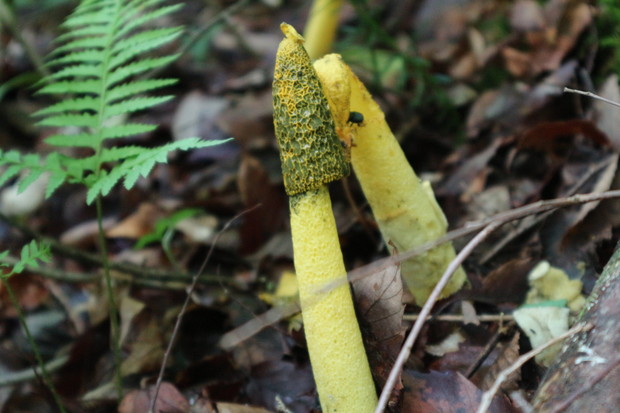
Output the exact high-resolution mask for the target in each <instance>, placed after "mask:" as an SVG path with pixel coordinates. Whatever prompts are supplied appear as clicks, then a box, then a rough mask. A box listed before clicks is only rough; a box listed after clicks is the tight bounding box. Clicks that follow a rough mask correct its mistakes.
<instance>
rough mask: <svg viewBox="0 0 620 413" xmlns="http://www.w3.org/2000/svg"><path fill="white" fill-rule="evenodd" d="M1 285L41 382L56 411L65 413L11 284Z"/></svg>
mask: <svg viewBox="0 0 620 413" xmlns="http://www.w3.org/2000/svg"><path fill="white" fill-rule="evenodd" d="M3 285H4V286H5V288H6V291H7V292H8V293H9V298H10V299H11V303H12V304H13V307H14V308H15V311H17V317H18V318H19V323H20V324H21V325H22V328H23V329H24V333H25V334H26V339H27V340H28V343H30V347H32V351H33V353H34V357H35V359H36V360H37V364H38V366H39V368H40V369H41V374H42V376H43V382H44V383H45V385H46V386H47V388H48V390H49V391H50V393H51V394H52V397H53V398H54V402H55V403H56V405H57V406H58V409H59V410H60V411H61V413H66V410H65V408H64V406H63V404H62V400H61V398H60V395H59V394H58V392H57V391H56V387H54V382H53V381H52V378H51V376H50V374H49V372H48V370H47V367H46V366H45V363H44V362H43V357H42V356H41V352H40V351H39V346H38V345H37V343H36V342H35V341H34V338H33V337H32V334H31V333H30V328H28V324H27V323H26V319H25V317H24V312H23V311H22V308H21V306H20V304H19V301H18V300H17V297H15V292H14V291H13V288H12V287H11V283H9V282H6V283H3Z"/></svg>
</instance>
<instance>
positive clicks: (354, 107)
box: [314, 54, 465, 305]
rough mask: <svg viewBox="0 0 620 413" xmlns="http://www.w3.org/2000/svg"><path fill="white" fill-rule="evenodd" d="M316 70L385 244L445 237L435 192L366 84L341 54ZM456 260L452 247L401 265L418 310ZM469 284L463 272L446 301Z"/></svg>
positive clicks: (403, 245)
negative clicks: (355, 117) (355, 116)
mask: <svg viewBox="0 0 620 413" xmlns="http://www.w3.org/2000/svg"><path fill="white" fill-rule="evenodd" d="M314 68H315V70H316V72H317V74H318V76H319V79H320V80H321V83H322V84H323V87H324V90H325V93H326V95H327V98H328V101H329V103H330V107H331V110H332V113H333V114H334V115H333V116H334V119H335V122H336V130H337V131H338V134H339V136H340V139H341V140H343V141H345V142H350V141H351V140H353V143H352V146H351V163H352V164H353V170H354V171H355V175H356V176H357V179H358V180H359V182H360V185H361V186H362V190H363V191H364V195H365V196H366V199H367V200H368V203H369V204H370V207H371V209H372V212H373V215H374V217H375V219H376V221H377V224H378V225H379V228H380V230H381V234H382V235H383V239H384V241H385V242H386V244H388V245H393V246H394V247H396V248H397V249H398V251H399V252H403V251H407V250H410V249H412V248H415V247H417V246H420V245H422V244H425V243H426V242H429V241H433V240H435V239H437V238H439V237H440V236H442V235H443V234H445V232H446V229H447V225H448V224H447V221H446V218H445V216H444V214H443V211H442V210H441V208H440V207H439V205H438V204H437V201H436V200H435V196H434V194H433V190H432V189H431V187H430V185H429V184H428V183H425V182H421V181H420V179H419V178H418V177H417V176H416V174H415V172H414V171H413V169H412V168H411V165H409V163H408V162H407V159H406V157H405V154H404V153H403V151H402V149H401V147H400V145H399V144H398V141H397V140H396V139H395V138H394V135H393V134H392V131H391V130H390V128H389V126H388V125H387V123H386V121H385V115H384V114H383V111H382V110H381V108H380V107H379V105H378V104H377V103H376V102H375V101H374V100H373V99H372V96H371V95H370V93H368V90H367V89H366V87H365V86H364V84H363V83H362V82H361V81H360V80H359V79H358V77H357V76H355V74H354V73H353V72H352V71H351V69H350V68H349V66H348V65H347V64H346V63H344V62H343V61H342V58H341V57H340V55H337V54H331V55H327V56H325V57H323V58H322V59H320V60H317V61H316V62H315V63H314ZM355 112H359V113H361V114H362V115H363V122H362V124H361V125H357V124H354V123H351V122H350V120H349V114H350V113H355ZM454 256H455V252H454V248H453V247H452V245H451V244H443V245H441V246H439V247H436V248H434V249H432V250H431V251H428V252H427V253H426V254H424V255H421V256H417V257H414V258H412V259H409V260H407V261H405V262H403V263H402V264H401V273H402V276H403V278H404V280H405V281H406V283H407V286H408V287H409V290H410V291H411V293H412V294H413V296H414V299H415V301H416V303H417V304H419V305H422V304H424V302H426V299H427V298H428V296H429V295H430V293H431V291H432V290H433V288H434V287H435V284H436V283H437V281H438V280H439V278H440V277H441V275H442V274H443V272H444V271H445V269H446V267H447V266H448V264H449V263H450V261H452V259H454ZM464 282H465V272H464V271H463V269H462V268H459V270H458V271H457V272H456V273H455V274H454V275H453V276H452V279H451V280H450V283H449V284H448V285H447V286H446V288H444V290H443V292H442V295H441V296H442V297H447V296H449V295H451V294H453V293H454V292H456V291H458V290H459V289H460V288H461V287H462V285H463V283H464Z"/></svg>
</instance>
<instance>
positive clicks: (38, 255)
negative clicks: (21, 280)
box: [0, 240, 51, 279]
mask: <svg viewBox="0 0 620 413" xmlns="http://www.w3.org/2000/svg"><path fill="white" fill-rule="evenodd" d="M8 255H9V252H8V251H3V252H2V253H0V268H10V270H9V271H8V272H4V271H3V272H2V273H1V274H0V279H1V278H9V277H10V276H12V275H13V274H20V273H21V272H23V271H24V270H25V269H26V267H32V268H38V267H39V261H43V262H50V259H51V253H50V246H49V245H48V244H39V243H38V242H37V241H35V240H33V241H31V242H30V243H29V244H26V245H24V246H23V247H22V250H21V254H20V258H19V260H17V262H16V263H14V264H12V265H11V264H8V263H6V262H2V261H3V260H4V259H6V258H7V257H8ZM11 267H12V268H11Z"/></svg>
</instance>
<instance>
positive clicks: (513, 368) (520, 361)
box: [476, 324, 592, 413]
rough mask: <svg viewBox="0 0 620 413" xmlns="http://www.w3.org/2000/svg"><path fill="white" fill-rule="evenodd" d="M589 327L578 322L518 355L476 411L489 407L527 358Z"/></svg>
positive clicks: (496, 380) (483, 411) (589, 327)
mask: <svg viewBox="0 0 620 413" xmlns="http://www.w3.org/2000/svg"><path fill="white" fill-rule="evenodd" d="M591 328H592V325H591V324H578V325H576V326H574V327H573V328H571V329H570V330H568V331H566V332H565V333H564V334H561V335H559V336H557V337H555V338H553V339H551V340H549V341H547V342H546V343H545V344H543V345H542V346H538V347H536V348H535V349H533V350H530V351H528V352H527V353H525V354H524V355H522V356H521V357H519V358H518V359H517V361H515V362H514V363H513V364H512V365H511V366H510V367H508V368H507V369H505V370H502V372H501V373H500V374H499V375H498V376H497V378H496V379H495V382H494V383H493V386H491V388H490V389H489V390H487V391H486V392H484V394H483V395H482V399H481V400H480V405H479V406H478V410H477V411H476V413H485V412H486V411H487V410H488V409H489V407H490V406H491V402H492V401H493V397H494V396H495V393H497V391H498V390H499V387H500V386H501V385H502V383H503V382H504V381H505V380H506V379H507V378H508V376H510V375H511V374H512V373H514V372H515V371H517V370H519V369H520V368H521V366H523V365H524V364H525V363H526V362H527V361H528V360H530V359H531V358H533V357H534V356H536V355H537V354H539V353H541V352H542V351H543V350H545V349H546V348H548V347H551V346H552V345H554V344H556V343H559V342H561V341H563V340H564V339H566V338H568V337H570V336H572V335H573V334H576V333H580V332H582V331H586V330H589V329H591Z"/></svg>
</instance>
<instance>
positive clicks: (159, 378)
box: [148, 207, 256, 413]
mask: <svg viewBox="0 0 620 413" xmlns="http://www.w3.org/2000/svg"><path fill="white" fill-rule="evenodd" d="M255 208H256V207H253V208H250V209H246V210H245V211H242V212H240V213H239V214H237V215H235V216H234V217H233V218H232V219H230V220H229V221H228V222H227V223H226V224H225V225H224V227H223V228H222V229H221V230H220V231H218V233H217V234H216V235H215V238H214V239H213V243H212V244H211V247H210V248H209V252H207V256H206V257H205V259H204V260H203V261H202V265H201V266H200V268H199V269H198V271H196V273H195V274H194V276H193V277H192V283H191V284H190V286H189V287H188V288H187V295H186V297H185V301H184V302H183V306H182V307H181V310H180V311H179V314H178V315H177V320H176V322H175V324H174V328H173V330H172V336H171V337H170V340H169V341H168V347H167V348H166V352H165V353H164V358H163V360H162V362H161V367H160V369H159V374H158V375H157V382H156V384H155V391H154V393H153V397H152V398H151V401H150V404H149V410H148V412H149V413H154V412H155V403H156V402H157V395H158V394H159V389H160V387H161V383H162V380H163V377H164V371H165V369H166V364H168V357H169V356H170V353H171V352H172V346H173V343H174V339H175V337H176V336H177V334H178V332H179V328H180V327H181V321H182V320H183V316H184V315H185V311H186V310H187V306H188V305H189V303H190V300H191V298H192V293H193V292H194V289H195V288H196V285H197V284H198V278H199V277H200V274H201V273H202V272H203V271H204V269H205V268H206V266H207V263H208V262H209V259H210V258H211V254H213V250H214V249H215V245H216V244H217V242H218V240H219V238H220V236H221V235H222V234H223V233H224V232H225V231H226V230H227V229H228V228H229V227H230V226H231V225H232V223H233V222H235V221H236V220H237V219H239V218H240V217H241V216H243V215H245V214H247V213H248V212H251V211H253V210H254V209H255Z"/></svg>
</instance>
